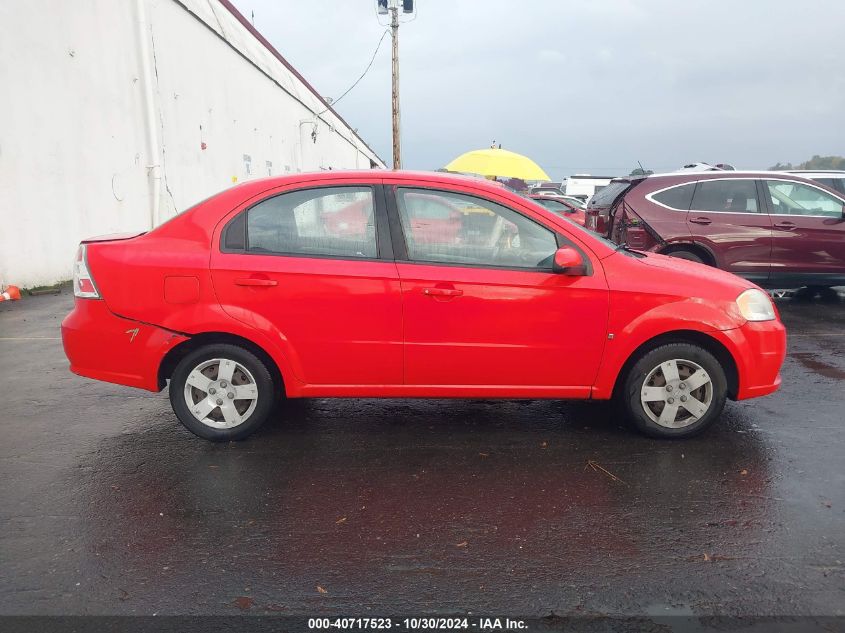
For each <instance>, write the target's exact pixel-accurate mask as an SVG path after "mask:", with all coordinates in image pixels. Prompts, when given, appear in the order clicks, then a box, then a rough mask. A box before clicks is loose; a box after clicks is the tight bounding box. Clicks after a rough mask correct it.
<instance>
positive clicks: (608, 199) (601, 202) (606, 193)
mask: <svg viewBox="0 0 845 633" xmlns="http://www.w3.org/2000/svg"><path fill="white" fill-rule="evenodd" d="M630 186H631V183H630V182H612V183H610V184H609V185H607V186H606V187H602V188H601V189H600V190H599V191H596V193H595V195H594V196H593V197H592V198H590V202H589V204H588V205H587V206H588V207H589V208H590V209H592V208H594V207H602V208H605V207H609V206H611V205H612V204H613V201H614V200H616V198H617V197H618V196H619V195H620V194H621V193H623V192H624V191H627V189H628V187H630Z"/></svg>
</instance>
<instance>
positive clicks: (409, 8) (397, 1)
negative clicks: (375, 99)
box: [376, 0, 414, 169]
mask: <svg viewBox="0 0 845 633" xmlns="http://www.w3.org/2000/svg"><path fill="white" fill-rule="evenodd" d="M400 5H401V6H402V13H413V12H414V0H376V7H377V11H378V14H379V15H387V14H388V13H389V14H390V34H391V36H392V39H393V66H392V69H391V70H392V72H391V74H392V80H391V84H392V85H391V93H392V94H391V106H392V110H393V169H402V150H401V141H400V139H399V127H400V126H399V123H400V120H401V118H400V116H399V6H400Z"/></svg>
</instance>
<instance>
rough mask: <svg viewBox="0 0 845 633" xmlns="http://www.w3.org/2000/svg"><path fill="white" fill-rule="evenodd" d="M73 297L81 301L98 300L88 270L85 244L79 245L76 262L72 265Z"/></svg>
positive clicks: (92, 279)
mask: <svg viewBox="0 0 845 633" xmlns="http://www.w3.org/2000/svg"><path fill="white" fill-rule="evenodd" d="M73 295H74V296H75V297H81V298H83V299H99V298H100V293H99V292H97V285H96V284H95V283H94V278H93V277H92V276H91V271H90V270H88V247H87V246H85V244H80V245H79V250H78V251H76V261H75V262H74V263H73Z"/></svg>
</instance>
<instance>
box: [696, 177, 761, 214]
mask: <svg viewBox="0 0 845 633" xmlns="http://www.w3.org/2000/svg"><path fill="white" fill-rule="evenodd" d="M692 208H693V209H695V210H696V211H720V212H722V213H759V208H758V206H757V186H756V185H755V183H754V181H753V180H703V181H701V182H699V183H698V186H697V187H696V189H695V195H694V196H693V198H692Z"/></svg>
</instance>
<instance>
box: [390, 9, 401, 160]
mask: <svg viewBox="0 0 845 633" xmlns="http://www.w3.org/2000/svg"><path fill="white" fill-rule="evenodd" d="M390 31H391V35H392V36H393V65H392V69H393V80H392V99H391V103H392V106H393V169H402V151H401V148H400V140H399V6H398V3H397V2H396V0H393V1H392V2H391V3H390Z"/></svg>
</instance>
